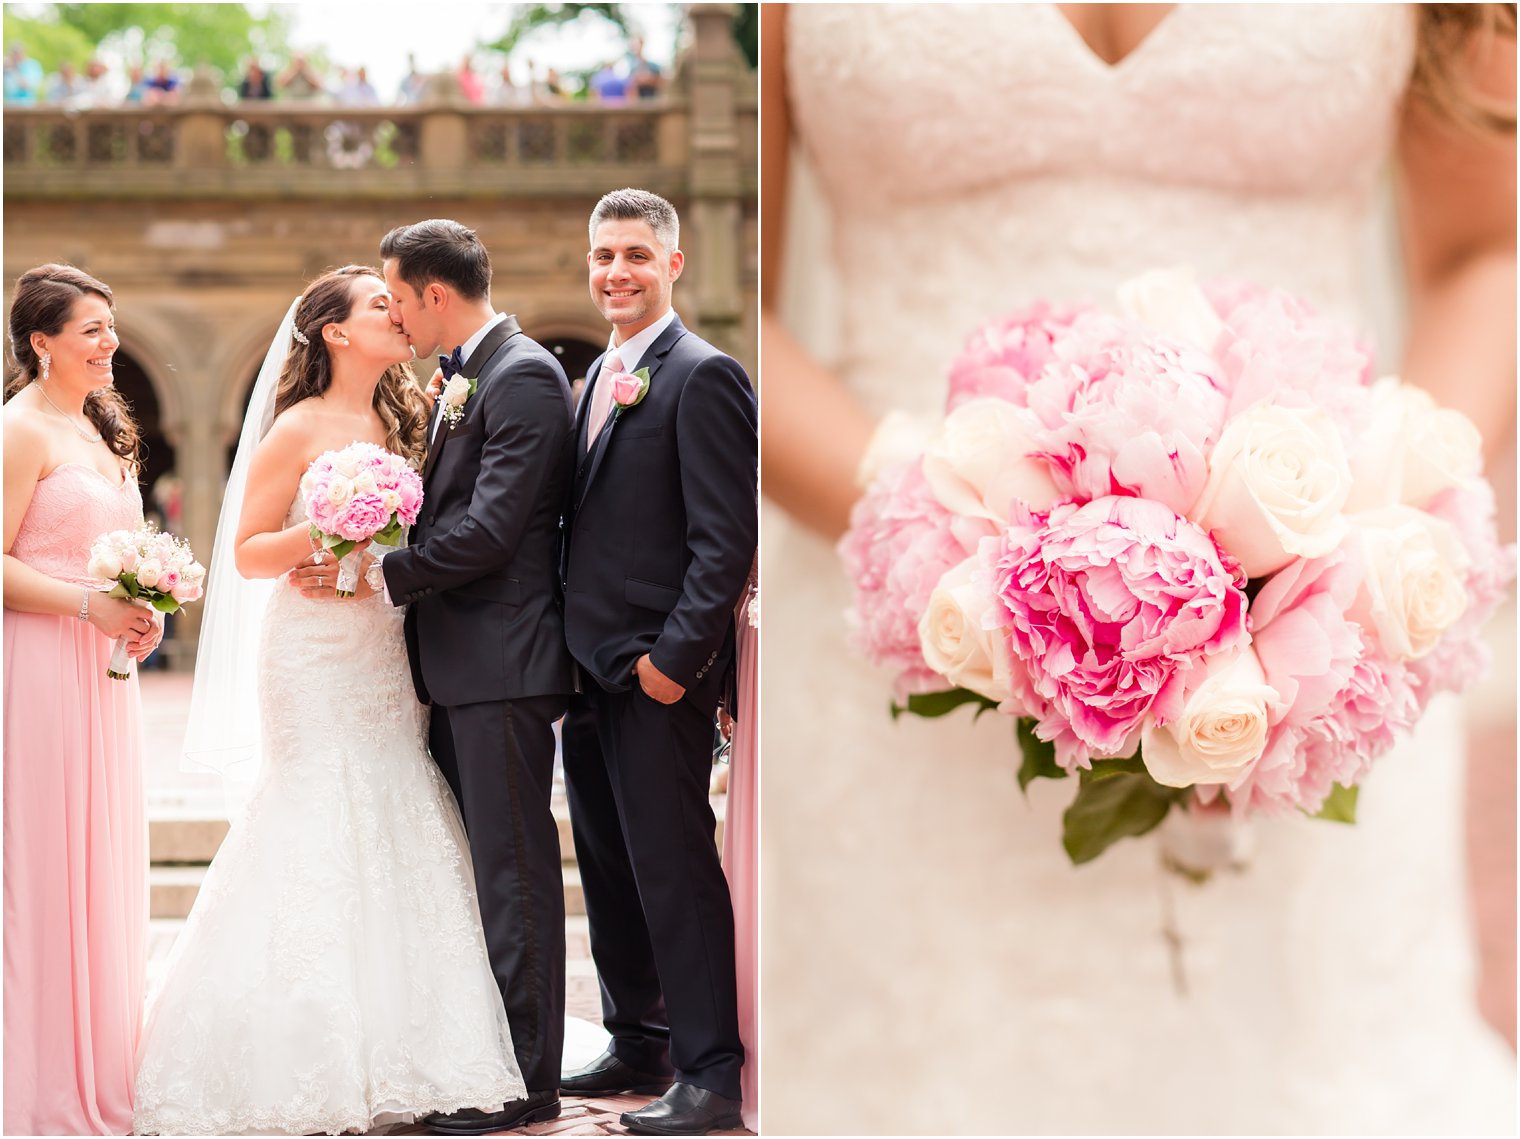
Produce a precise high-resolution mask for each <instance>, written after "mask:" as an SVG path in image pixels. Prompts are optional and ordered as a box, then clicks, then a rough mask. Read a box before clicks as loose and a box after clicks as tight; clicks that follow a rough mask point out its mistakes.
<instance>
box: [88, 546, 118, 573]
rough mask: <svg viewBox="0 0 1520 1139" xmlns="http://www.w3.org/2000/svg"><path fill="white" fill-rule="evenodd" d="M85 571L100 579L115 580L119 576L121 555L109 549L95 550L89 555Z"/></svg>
mask: <svg viewBox="0 0 1520 1139" xmlns="http://www.w3.org/2000/svg"><path fill="white" fill-rule="evenodd" d="M86 572H87V573H88V574H89V575H90V576H91V577H94V578H99V579H100V580H102V581H115V580H116V579H117V578H118V577H120V576H121V556H120V555H119V554H116V553H115V552H113V551H111V550H109V549H105V550H97V551H95V552H94V554H92V555H91V557H90V564H89V566H88V567H86Z"/></svg>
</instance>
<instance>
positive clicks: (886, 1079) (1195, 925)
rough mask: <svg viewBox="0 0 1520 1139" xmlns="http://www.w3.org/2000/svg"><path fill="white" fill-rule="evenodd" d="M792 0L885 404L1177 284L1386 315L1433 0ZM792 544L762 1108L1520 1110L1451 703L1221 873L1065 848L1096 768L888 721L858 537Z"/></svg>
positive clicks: (1146, 1128) (810, 136) (859, 351)
mask: <svg viewBox="0 0 1520 1139" xmlns="http://www.w3.org/2000/svg"><path fill="white" fill-rule="evenodd" d="M788 19H789V23H788V55H787V59H786V65H787V70H788V75H789V84H790V96H791V100H792V107H793V116H794V122H795V124H796V130H797V133H798V136H799V138H800V140H801V142H802V144H803V146H804V147H805V149H806V152H807V153H808V155H809V157H810V158H811V159H812V161H813V164H814V167H815V169H816V172H817V178H818V182H819V185H820V186H821V189H822V192H823V195H824V197H825V199H826V200H827V204H828V206H829V213H830V215H831V220H832V225H833V250H832V251H833V254H834V261H835V262H836V265H837V272H838V274H839V281H838V297H837V303H838V306H839V309H840V312H839V321H838V326H837V329H834V330H833V332H834V335H835V337H836V339H837V357H836V359H835V364H836V366H837V368H838V370H839V371H840V372H841V374H842V375H843V376H844V378H845V380H846V382H847V383H848V384H849V385H850V387H851V388H852V389H853V390H854V391H855V392H856V393H857V394H858V395H859V397H860V398H861V399H862V400H863V401H864V402H865V403H866V404H867V405H868V406H869V407H870V408H871V409H872V410H873V411H874V412H876V413H877V414H881V413H884V412H886V411H888V410H889V409H892V408H904V409H907V410H909V411H912V412H921V413H933V412H936V411H938V410H939V409H940V408H941V407H942V401H943V398H944V392H945V374H946V369H947V366H948V364H949V363H950V361H951V360H952V359H953V358H954V357H955V356H956V355H957V353H958V352H959V349H960V346H961V343H962V341H963V339H964V337H965V336H966V334H967V333H969V332H970V331H971V330H972V329H973V328H974V327H975V326H976V325H977V324H978V323H979V322H981V321H984V320H986V319H989V318H991V317H994V316H996V315H1000V314H1002V313H1005V312H1006V311H1008V310H1010V309H1012V308H1013V307H1015V306H1018V305H1020V304H1023V303H1027V302H1029V301H1031V300H1034V299H1037V298H1051V299H1062V298H1066V299H1076V298H1087V299H1094V300H1099V301H1110V300H1111V298H1112V294H1113V290H1114V287H1115V286H1116V285H1117V284H1118V282H1120V281H1121V280H1123V279H1125V278H1126V277H1129V276H1131V275H1133V274H1135V273H1136V272H1138V271H1140V270H1143V269H1146V268H1151V267H1158V266H1171V265H1176V264H1191V265H1193V266H1194V267H1195V268H1196V269H1197V270H1198V272H1199V274H1200V276H1203V277H1208V276H1216V275H1229V276H1234V277H1239V278H1246V279H1254V280H1256V281H1260V282H1263V283H1270V284H1276V285H1280V286H1283V287H1286V288H1287V289H1290V290H1293V291H1295V292H1298V293H1301V294H1304V295H1307V296H1308V297H1310V298H1312V299H1313V300H1314V301H1315V302H1317V303H1318V304H1319V305H1320V306H1321V307H1322V308H1324V309H1326V310H1328V311H1331V312H1335V313H1338V314H1341V315H1343V316H1345V317H1346V318H1348V319H1351V320H1354V321H1356V322H1358V324H1360V325H1363V326H1365V325H1366V324H1367V323H1368V320H1369V306H1370V305H1371V304H1372V303H1373V300H1374V297H1375V293H1376V287H1377V282H1375V281H1374V280H1372V279H1370V277H1371V274H1370V272H1369V259H1368V257H1367V256H1366V253H1365V251H1366V250H1367V249H1368V248H1369V246H1370V245H1371V244H1372V243H1371V242H1370V241H1369V232H1368V231H1369V223H1370V221H1371V218H1372V215H1373V204H1374V199H1375V193H1374V192H1375V190H1376V188H1377V184H1378V179H1379V177H1380V176H1381V175H1382V173H1383V171H1384V168H1385V164H1386V159H1387V156H1388V150H1389V146H1390V142H1391V140H1392V137H1393V131H1394V124H1395V119H1396V115H1397V103H1398V100H1399V98H1400V96H1401V93H1402V91H1403V89H1404V86H1405V84H1406V82H1407V80H1408V76H1409V73H1410V68H1411V61H1412V53H1413V32H1414V28H1413V18H1412V15H1411V14H1410V12H1409V11H1408V10H1407V9H1404V8H1401V7H1380V6H1375V7H1367V6H1345V7H1312V8H1284V7H1278V6H1266V5H1263V6H1257V7H1243V6H1235V5H1203V6H1197V7H1189V6H1183V7H1181V8H1179V9H1176V10H1174V11H1173V12H1172V13H1171V14H1170V15H1169V16H1168V17H1167V18H1166V19H1165V21H1164V22H1163V23H1162V24H1161V25H1160V26H1159V27H1158V28H1157V29H1156V30H1155V32H1154V33H1153V34H1152V35H1151V36H1150V37H1149V38H1147V39H1146V40H1145V41H1144V42H1143V43H1142V44H1141V45H1140V46H1139V47H1138V48H1137V49H1136V50H1135V51H1134V52H1133V53H1132V54H1131V55H1130V56H1128V57H1127V58H1125V59H1124V60H1123V61H1122V62H1121V63H1119V64H1118V65H1117V66H1109V65H1107V64H1105V63H1103V62H1102V61H1100V60H1099V59H1098V58H1097V57H1096V56H1095V55H1093V53H1092V52H1091V51H1090V50H1089V49H1088V48H1087V47H1086V45H1085V44H1084V43H1083V42H1082V41H1081V39H1080V38H1079V37H1078V36H1077V35H1076V33H1075V31H1074V30H1073V29H1072V28H1071V26H1070V25H1069V24H1068V23H1067V22H1066V21H1065V20H1064V18H1063V17H1062V16H1061V14H1060V13H1059V12H1058V11H1057V10H1056V9H1055V8H1054V7H1053V6H1050V5H1016V6H1002V5H993V6H980V5H941V6H927V7H885V8H860V7H854V6H813V5H798V6H794V7H793V8H792V9H791V10H790V11H789V15H788ZM821 252H822V251H818V252H816V253H814V254H813V255H812V260H813V261H817V260H819V259H820V258H819V254H820V253H821ZM811 267H812V266H811V265H810V264H809V262H808V261H807V260H799V259H797V258H793V260H792V262H791V264H790V265H789V267H788V269H789V272H790V273H791V274H792V277H793V278H795V277H796V276H797V275H798V274H805V273H807V272H808V271H809V269H810V268H811ZM792 283H793V282H789V284H788V287H791V284H792ZM1384 287H1385V288H1386V286H1384ZM763 550H764V554H763V556H764V559H765V563H766V564H765V566H764V568H763V570H762V577H763V578H764V580H765V581H766V582H767V589H768V594H767V596H768V598H769V600H767V602H766V611H765V620H766V637H767V644H766V659H765V676H764V685H765V688H764V691H765V702H764V712H763V717H764V728H763V732H764V735H763V738H764V740H765V754H766V759H767V770H766V779H765V795H766V801H765V815H764V820H765V835H764V845H763V850H764V877H763V882H764V890H765V914H766V921H765V927H764V933H763V936H764V950H763V954H764V955H763V961H764V977H763V984H764V993H765V1032H766V1063H767V1066H768V1070H767V1072H766V1089H765V1103H764V1112H765V1120H766V1124H767V1129H768V1130H774V1131H776V1132H777V1133H787V1132H794V1131H804V1132H849V1133H857V1134H858V1133H872V1132H946V1131H949V1132H958V1131H967V1132H971V1131H987V1132H1001V1133H1008V1132H1037V1133H1038V1132H1092V1131H1095V1132H1100V1133H1101V1132H1110V1133H1127V1132H1142V1133H1143V1132H1163V1133H1164V1132H1178V1133H1180V1132H1242V1131H1243V1132H1256V1133H1271V1132H1294V1131H1309V1132H1315V1131H1319V1132H1374V1133H1375V1132H1384V1131H1388V1132H1452V1131H1468V1130H1471V1131H1494V1130H1505V1131H1512V1130H1513V1129H1514V1127H1515V1082H1514V1057H1513V1055H1512V1054H1511V1053H1510V1052H1509V1050H1508V1048H1507V1047H1506V1046H1505V1045H1504V1043H1503V1042H1502V1040H1501V1039H1500V1038H1499V1037H1498V1035H1497V1034H1495V1033H1493V1032H1492V1031H1491V1030H1490V1029H1489V1028H1488V1027H1487V1026H1486V1025H1485V1024H1484V1023H1483V1022H1482V1021H1481V1020H1480V1019H1479V1016H1478V1013H1477V1010H1476V1006H1475V1000H1474V980H1473V966H1472V955H1471V950H1470V940H1471V935H1470V929H1469V924H1470V922H1469V918H1470V915H1469V913H1468V906H1467V888H1466V884H1465V879H1464V874H1463V865H1462V842H1461V836H1462V800H1461V783H1462V756H1463V748H1462V740H1461V732H1460V719H1459V717H1458V716H1457V714H1456V711H1457V709H1456V707H1455V705H1454V703H1452V702H1446V703H1438V704H1437V706H1436V707H1434V708H1433V709H1432V710H1431V713H1430V715H1428V716H1427V717H1426V720H1425V722H1424V723H1423V724H1422V726H1421V728H1420V731H1419V733H1418V735H1417V737H1416V738H1415V740H1414V741H1413V742H1412V743H1410V744H1408V745H1406V746H1402V747H1400V748H1399V749H1398V750H1397V751H1396V752H1395V753H1393V754H1391V755H1389V756H1387V757H1385V758H1384V759H1383V760H1382V761H1381V763H1380V764H1379V765H1378V767H1377V768H1376V769H1375V770H1374V771H1373V773H1372V775H1371V776H1370V778H1369V780H1368V781H1367V783H1366V785H1365V786H1364V788H1363V792H1362V797H1361V803H1360V806H1359V814H1360V817H1361V821H1360V822H1359V823H1358V824H1357V825H1356V826H1354V827H1346V826H1340V825H1334V824H1329V823H1324V822H1315V821H1311V820H1288V821H1284V822H1268V823H1258V824H1256V825H1255V826H1254V828H1253V832H1254V833H1253V837H1254V842H1255V851H1254V855H1253V856H1252V858H1251V860H1250V863H1249V866H1248V868H1247V869H1246V870H1245V871H1244V872H1243V873H1240V874H1231V873H1224V874H1221V875H1218V876H1217V877H1216V878H1215V880H1214V881H1213V882H1211V883H1210V884H1208V885H1206V886H1204V887H1202V888H1195V887H1192V886H1189V885H1186V884H1184V883H1182V882H1181V881H1180V880H1178V879H1175V878H1172V877H1168V876H1166V875H1164V874H1163V873H1162V872H1161V871H1160V870H1159V868H1158V853H1157V848H1156V842H1157V839H1156V837H1155V836H1154V835H1153V836H1150V837H1147V838H1145V839H1142V840H1139V841H1135V840H1127V841H1125V842H1122V843H1120V844H1119V845H1117V846H1115V847H1114V848H1112V849H1111V850H1110V851H1109V852H1108V853H1107V854H1105V855H1104V856H1103V857H1102V858H1100V859H1099V860H1098V861H1097V862H1095V863H1092V864H1090V865H1087V866H1083V867H1080V868H1073V867H1071V866H1070V865H1069V864H1068V862H1067V860H1066V856H1065V854H1064V853H1063V852H1062V849H1061V843H1060V815H1061V811H1062V810H1063V809H1064V807H1065V805H1066V804H1067V802H1068V801H1069V800H1070V797H1071V795H1072V793H1073V788H1072V787H1071V785H1070V784H1069V783H1050V782H1048V781H1039V782H1037V783H1036V784H1035V785H1034V786H1032V787H1031V789H1030V795H1029V797H1028V799H1027V800H1026V799H1025V798H1024V797H1023V796H1022V795H1021V794H1020V792H1019V790H1018V787H1017V785H1016V783H1015V780H1014V773H1015V770H1016V765H1017V753H1016V745H1015V742H1014V735H1013V730H1012V724H1011V722H1010V721H1008V720H1006V719H1001V718H999V717H996V716H984V717H982V719H981V720H980V721H979V722H977V723H975V724H974V725H973V724H972V723H971V717H970V715H969V714H964V713H963V714H955V715H951V716H948V717H946V718H945V719H943V720H927V721H926V720H917V719H914V718H911V717H904V718H903V719H902V720H900V721H897V722H893V721H892V720H891V719H890V718H889V716H888V714H887V706H888V699H889V679H890V678H889V676H888V675H887V674H886V673H884V672H881V671H877V670H875V669H872V668H871V667H869V666H867V665H865V664H864V663H862V661H861V660H860V659H859V658H858V657H857V656H856V655H855V654H854V653H853V652H852V651H851V650H850V649H849V648H848V647H847V645H846V639H845V638H846V627H845V622H844V619H843V613H844V610H845V608H846V607H847V606H848V604H849V600H850V596H849V591H848V588H847V585H846V582H845V581H844V579H843V576H842V574H841V572H840V569H839V566H838V561H837V558H836V556H835V554H834V551H833V550H832V548H831V547H830V546H829V545H828V544H827V543H825V542H823V541H821V540H819V539H817V538H814V537H812V536H811V535H809V534H807V533H804V532H802V531H801V530H800V529H798V528H796V527H794V526H792V525H790V524H789V523H788V522H787V521H786V520H783V519H780V518H779V516H768V517H767V528H766V531H765V542H764V544H763ZM1168 911H1170V912H1171V913H1172V916H1173V921H1174V924H1175V926H1176V927H1177V929H1178V930H1179V931H1180V933H1181V936H1182V939H1183V949H1182V956H1183V961H1184V967H1185V973H1186V985H1187V993H1186V995H1179V994H1178V992H1177V991H1176V989H1175V987H1174V983H1173V974H1172V961H1171V957H1170V955H1169V952H1168V948H1167V944H1166V942H1165V940H1164V939H1163V936H1162V930H1163V927H1164V920H1165V919H1164V915H1165V914H1166V913H1167V912H1168Z"/></svg>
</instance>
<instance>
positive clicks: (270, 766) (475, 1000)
mask: <svg viewBox="0 0 1520 1139" xmlns="http://www.w3.org/2000/svg"><path fill="white" fill-rule="evenodd" d="M298 502H299V500H298ZM304 517H305V512H304V510H302V509H300V507H299V505H297V504H293V505H292V507H291V511H290V514H289V516H288V518H287V520H286V524H287V525H290V524H292V523H294V522H295V521H297V520H299V519H303V518H304ZM401 618H402V613H401V610H400V609H396V608H393V607H392V606H390V605H388V604H387V603H386V602H385V601H384V600H383V599H382V598H380V597H370V598H367V599H365V600H347V601H342V602H339V601H336V600H334V601H327V600H314V599H310V598H305V597H302V596H301V594H300V592H299V591H298V590H297V589H295V588H294V587H292V586H290V585H289V584H287V583H285V582H281V583H280V584H279V585H277V586H276V587H275V589H274V591H273V594H272V596H271V598H270V601H269V607H268V609H267V610H266V615H265V619H264V623H263V631H262V638H261V643H260V646H259V691H258V700H259V709H260V716H261V724H262V739H263V744H262V748H263V754H262V759H261V763H260V770H259V774H258V777H257V780H256V782H255V785H254V788H253V791H252V794H251V797H250V799H249V801H248V805H247V808H246V810H245V811H244V813H243V814H242V816H241V817H240V818H239V819H238V820H237V821H236V822H235V823H234V824H233V827H232V829H231V831H230V832H229V833H228V835H227V838H226V841H225V842H224V843H223V844H222V848H221V850H220V852H219V853H218V854H217V856H216V859H215V860H214V861H213V863H212V865H211V868H210V870H209V871H208V872H207V874H206V879H205V883H204V885H203V886H202V887H201V891H200V895H199V897H198V898H197V900H196V903H195V907H194V909H193V910H192V911H191V914H190V917H189V920H188V921H187V922H186V924H185V928H184V930H183V931H182V932H181V933H180V935H179V938H178V940H177V941H176V943H175V946H174V950H173V953H172V955H171V957H170V960H169V962H168V965H167V968H166V973H165V978H164V982H163V986H162V988H161V989H160V991H159V993H158V995H157V998H156V999H155V1000H153V1001H152V1002H151V1004H150V1007H149V1013H148V1022H147V1027H146V1029H145V1031H144V1035H143V1041H142V1045H141V1048H140V1051H139V1067H138V1073H137V1094H136V1108H135V1113H134V1122H135V1125H136V1130H137V1132H138V1133H139V1134H148V1133H155V1134H180V1135H183V1134H212V1135H216V1134H221V1135H236V1134H248V1133H251V1132H282V1133H289V1134H297V1135H300V1134H310V1133H313V1132H320V1131H326V1132H329V1133H337V1132H340V1131H344V1130H355V1129H356V1130H361V1131H362V1130H367V1129H368V1128H369V1127H370V1126H371V1125H372V1124H373V1123H374V1122H375V1121H376V1120H377V1119H378V1118H379V1117H383V1116H387V1115H390V1114H392V1113H395V1114H407V1113H414V1114H418V1115H420V1114H424V1113H427V1112H433V1111H442V1112H448V1111H454V1110H457V1109H458V1108H461V1107H482V1108H486V1109H488V1110H490V1109H495V1108H499V1107H500V1106H501V1105H502V1104H503V1103H504V1102H505V1101H507V1100H510V1099H515V1098H517V1097H519V1096H521V1095H523V1094H524V1088H523V1082H522V1077H521V1075H520V1074H519V1070H518V1066H517V1061H516V1058H515V1057H514V1055H513V1051H512V1042H511V1036H510V1033H509V1030H508V1025H507V1019H506V1013H505V1012H504V1011H503V1009H502V1003H501V995H500V993H499V991H498V990H497V987H496V982H495V980H494V979H493V977H492V974H491V969H490V964H489V962H488V960H487V957H486V946H485V939H484V936H483V935H482V933H481V927H480V916H479V912H478V910H477V907H476V902H475V888H474V881H473V874H472V870H471V865H470V859H469V856H468V848H467V846H466V840H465V835H464V828H463V825H462V823H461V821H460V817H459V811H458V808H457V807H456V805H455V803H454V800H453V796H452V795H451V793H450V791H449V789H448V785H447V783H445V781H444V779H443V777H442V775H441V774H440V773H439V772H438V769H437V768H436V767H435V766H434V764H433V762H432V760H431V759H429V758H428V755H427V750H426V739H427V720H426V716H427V711H426V709H425V708H423V707H422V706H421V705H419V704H418V703H417V700H416V698H415V696H414V695H413V690H412V678H411V673H410V671H409V669H408V665H407V658H406V646H405V643H404V641H403V639H402V632H401ZM252 695H253V694H252V693H250V694H249V698H250V699H251V698H252Z"/></svg>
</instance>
